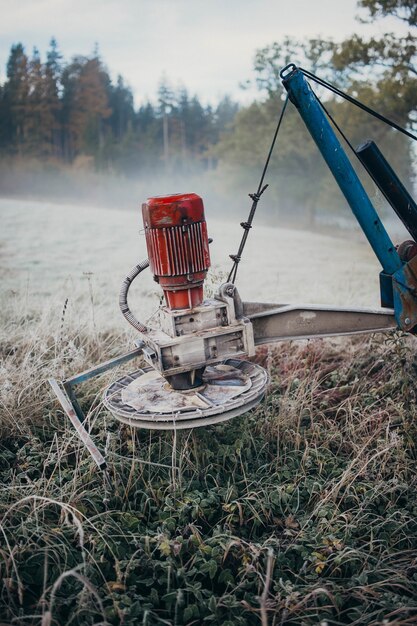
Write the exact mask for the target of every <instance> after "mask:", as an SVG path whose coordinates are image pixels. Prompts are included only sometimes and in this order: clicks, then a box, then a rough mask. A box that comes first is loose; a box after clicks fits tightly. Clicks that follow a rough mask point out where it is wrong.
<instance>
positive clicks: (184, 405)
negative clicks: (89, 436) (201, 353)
mask: <svg viewBox="0 0 417 626" xmlns="http://www.w3.org/2000/svg"><path fill="white" fill-rule="evenodd" d="M203 378H204V377H203ZM267 383H268V374H267V373H266V371H265V370H264V369H263V367H261V366H260V365H257V364H255V363H250V362H249V361H240V360H237V359H227V360H226V361H224V362H223V363H220V364H218V365H216V366H213V367H211V368H207V369H206V376H205V380H204V384H203V385H202V386H201V387H198V388H196V389H190V390H188V391H176V390H174V389H172V388H171V387H170V386H169V385H168V383H167V382H166V380H165V379H164V378H163V377H162V376H161V375H160V374H159V373H158V372H156V371H155V370H154V369H152V368H151V367H147V368H144V369H139V370H137V371H136V372H133V373H132V374H128V375H126V376H123V377H122V378H119V379H118V380H116V381H115V382H114V383H112V384H111V385H110V386H109V387H108V388H107V389H106V391H105V392H104V395H103V402H104V404H105V406H106V407H107V408H108V409H109V411H110V412H111V413H112V414H113V415H114V417H115V418H116V419H118V420H119V421H120V422H124V423H125V424H130V425H131V426H136V427H138V428H148V429H153V430H179V429H184V428H197V427H199V426H208V425H210V424H216V423H218V422H224V421H226V420H228V419H231V418H232V417H236V416H237V415H241V414H242V413H246V411H249V410H250V409H253V408H254V407H255V406H256V405H257V404H258V403H259V402H260V401H261V400H262V398H263V396H264V394H265V391H266V386H267Z"/></svg>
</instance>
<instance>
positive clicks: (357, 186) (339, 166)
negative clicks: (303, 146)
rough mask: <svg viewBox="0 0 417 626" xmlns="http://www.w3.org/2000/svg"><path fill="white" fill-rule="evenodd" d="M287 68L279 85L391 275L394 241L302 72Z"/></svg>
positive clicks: (397, 261)
mask: <svg viewBox="0 0 417 626" xmlns="http://www.w3.org/2000/svg"><path fill="white" fill-rule="evenodd" d="M290 67H291V69H290V70H289V72H288V73H284V74H283V85H284V87H285V89H286V90H287V91H288V94H289V97H290V100H291V101H292V102H293V104H295V106H296V107H297V108H298V112H299V113H300V115H301V117H302V119H303V121H304V123H305V125H306V126H307V129H308V131H309V133H310V134H311V136H312V137H313V139H314V141H315V142H316V144H317V147H318V149H319V150H320V152H321V154H322V155H323V158H324V160H325V161H326V163H327V165H328V166H329V168H330V170H331V172H332V174H333V176H334V177H335V179H336V182H337V184H338V185H339V187H340V189H341V191H342V192H343V194H344V196H345V198H346V200H347V201H348V203H349V206H350V208H351V209H352V211H353V213H354V215H355V217H356V219H357V220H358V222H359V224H360V226H361V228H362V230H363V232H364V233H365V235H366V237H367V239H368V241H369V243H370V244H371V246H372V249H373V251H374V252H375V254H376V256H377V257H378V259H379V261H380V263H381V265H382V267H383V269H384V272H385V273H386V274H394V273H395V272H396V271H397V270H399V269H400V268H401V267H402V266H403V262H402V261H401V259H400V257H399V256H398V253H397V251H396V249H395V247H394V244H393V243H392V241H391V239H390V237H389V235H388V233H387V231H386V230H385V228H384V226H383V224H382V222H381V220H380V219H379V217H378V214H377V212H376V210H375V208H374V206H373V205H372V203H371V201H370V199H369V197H368V195H367V193H366V191H365V189H364V188H363V185H362V183H361V181H360V180H359V178H358V176H357V174H356V172H355V170H354V169H353V167H352V164H351V162H350V161H349V159H348V157H347V156H346V153H345V151H344V150H343V148H342V146H341V144H340V142H339V140H338V139H337V137H336V135H335V133H334V131H333V129H332V127H331V125H330V123H329V122H328V120H327V118H326V116H325V115H324V113H323V110H322V108H321V106H320V104H319V102H318V100H317V98H316V97H315V95H314V93H313V91H312V90H311V88H310V85H309V84H308V82H307V80H306V79H305V77H304V75H303V73H302V72H301V71H300V70H299V69H297V68H296V67H295V65H291V66H290ZM284 72H285V70H284Z"/></svg>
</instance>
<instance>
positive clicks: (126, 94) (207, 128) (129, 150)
mask: <svg viewBox="0 0 417 626" xmlns="http://www.w3.org/2000/svg"><path fill="white" fill-rule="evenodd" d="M359 7H360V8H361V9H362V11H363V10H365V11H366V16H367V19H368V20H369V21H379V22H381V25H382V26H383V25H384V18H386V17H387V16H388V17H390V18H391V19H392V18H394V19H396V20H397V22H398V23H400V24H402V26H403V31H402V35H401V36H399V35H398V34H393V33H387V34H385V35H384V36H383V37H373V38H372V37H371V38H368V39H365V38H362V37H360V36H358V35H353V36H352V37H350V38H348V39H347V40H345V41H341V42H335V41H331V40H324V39H321V38H314V39H310V40H304V41H296V40H294V39H291V38H285V39H284V40H281V41H277V42H273V43H271V44H269V45H267V46H265V47H264V48H263V49H260V50H257V51H256V54H255V57H254V71H253V76H252V78H251V80H252V82H256V85H257V87H258V90H259V97H258V98H257V99H256V100H255V101H254V102H253V103H252V104H250V105H249V106H239V105H238V103H237V102H234V101H233V100H232V99H231V98H230V97H228V96H225V97H223V99H222V100H221V101H219V102H217V103H215V104H211V105H205V106H204V105H203V104H202V103H201V101H200V99H199V97H198V95H190V93H189V92H188V90H187V88H186V87H179V88H173V87H172V86H171V85H170V81H169V79H168V78H167V77H163V78H162V79H161V81H160V85H159V89H158V93H157V94H155V97H154V99H153V101H148V102H142V103H141V104H140V106H138V107H135V103H134V97H133V93H132V91H131V89H130V88H129V86H128V85H127V83H126V81H125V80H124V78H123V77H122V76H121V75H119V76H118V77H117V79H116V81H115V82H114V81H112V80H111V77H110V75H109V72H108V70H107V69H106V65H105V62H104V60H103V59H102V58H101V57H100V54H99V51H98V48H97V46H96V48H95V50H94V52H93V53H92V54H91V55H90V56H75V57H73V58H72V59H71V60H70V61H66V60H65V59H64V58H63V55H62V54H61V52H60V49H59V45H58V43H57V41H56V40H55V39H52V40H51V42H50V46H49V49H48V51H47V53H46V58H45V59H42V58H41V56H40V54H39V52H38V50H36V49H34V50H33V52H32V54H31V55H29V54H28V53H27V52H26V50H25V47H24V45H23V44H22V43H16V44H15V45H13V46H12V48H11V51H10V55H9V59H8V62H7V73H6V76H7V77H6V80H5V81H4V84H2V85H0V182H1V186H2V188H3V193H6V194H9V195H15V194H16V193H19V189H20V185H21V183H22V175H23V180H24V179H25V175H27V172H28V171H29V172H31V174H32V177H31V178H29V188H30V185H31V184H32V187H33V189H32V191H33V193H34V194H35V195H36V194H37V195H39V193H41V194H42V192H43V193H47V191H46V189H45V188H42V185H40V187H39V184H38V186H37V185H36V184H35V183H36V180H35V182H34V177H33V171H34V170H35V171H36V175H37V176H38V178H39V177H41V176H42V174H43V173H45V172H46V173H49V175H51V173H52V175H53V176H55V177H56V176H58V180H60V177H61V178H62V181H63V176H64V174H63V172H64V173H65V175H66V176H67V177H68V171H70V172H71V171H73V170H75V171H76V173H77V175H79V174H80V172H81V171H84V172H85V171H88V172H92V173H94V174H97V175H100V173H101V174H103V173H104V175H105V176H108V175H109V174H112V175H114V176H116V177H117V176H123V177H124V178H129V179H131V180H136V181H137V180H141V179H142V180H143V179H144V178H148V177H149V176H150V175H151V176H154V175H155V172H158V173H159V174H160V175H161V176H163V175H165V176H167V175H169V176H171V177H176V179H177V180H178V179H179V180H182V179H183V178H184V177H185V176H191V175H199V176H203V177H207V175H208V176H211V178H210V183H211V185H212V186H213V187H214V188H215V189H216V190H217V191H218V192H219V193H220V194H221V193H224V194H226V195H227V193H229V194H230V192H232V191H234V190H236V189H241V188H242V185H247V184H248V182H247V181H253V183H251V184H253V185H255V182H256V180H257V176H258V175H259V172H260V171H261V169H262V166H263V163H264V160H265V156H266V154H267V152H268V148H269V145H270V141H271V138H272V135H273V132H274V129H275V126H276V122H277V119H278V115H279V113H280V109H281V106H282V99H283V88H282V85H281V80H280V78H279V71H280V69H281V68H282V67H283V66H284V65H285V64H286V63H288V62H289V61H294V62H296V63H297V64H299V65H302V66H303V67H306V68H307V69H309V70H310V71H312V72H313V73H316V74H318V75H319V76H320V77H322V78H324V79H326V80H328V81H329V82H331V83H333V84H335V85H337V86H338V87H339V88H341V89H343V90H344V91H346V92H348V93H350V94H352V95H354V96H355V97H356V98H358V99H359V100H361V101H362V102H364V103H365V104H367V105H369V106H371V107H373V108H374V109H376V110H377V111H378V112H379V113H381V114H383V115H385V116H386V117H388V118H389V119H391V120H392V121H394V122H396V123H397V124H400V125H401V126H404V127H407V128H409V129H413V128H416V125H417V115H416V101H417V53H416V49H417V47H416V38H415V34H416V14H415V7H414V3H413V2H409V0H402V1H401V2H395V3H392V2H382V1H380V0H361V2H360V3H359ZM363 19H365V18H363ZM404 26H405V30H404ZM243 87H244V86H243ZM243 87H242V88H243ZM317 93H318V95H319V97H321V98H322V99H324V100H325V102H326V107H327V108H328V110H329V111H330V113H331V114H332V115H333V117H334V118H335V119H336V120H337V123H338V124H339V125H340V126H341V128H343V130H344V132H345V134H346V135H347V137H348V138H349V140H350V142H351V143H352V144H353V145H354V146H357V145H359V144H360V143H363V142H364V141H365V140H367V139H373V140H374V141H375V142H376V143H377V144H378V145H379V147H380V149H381V150H382V151H383V152H384V154H385V156H386V157H387V158H388V160H389V161H390V162H391V163H392V165H393V167H394V168H395V169H396V171H397V172H398V174H399V175H400V177H401V178H402V180H403V182H404V183H405V184H406V186H408V188H409V189H410V190H411V189H412V188H413V181H414V176H415V163H414V160H415V152H413V149H412V145H411V141H409V140H408V139H407V138H405V137H404V136H402V135H400V134H399V133H398V132H397V131H395V130H393V129H392V128H390V127H389V126H387V125H384V124H383V123H382V122H380V121H378V120H375V119H374V118H372V117H369V115H367V114H366V113H364V112H362V111H360V110H358V109H356V108H355V107H354V106H352V105H351V104H349V103H347V102H346V101H344V100H341V99H340V98H337V97H335V96H333V95H331V94H329V92H326V91H324V90H323V89H322V88H319V89H318V91H317ZM137 98H138V99H139V100H140V94H137ZM16 171H17V172H18V173H19V176H16V175H15V173H16ZM300 173H302V176H301V174H300ZM270 178H271V180H272V181H273V182H274V184H273V185H272V186H271V189H270V191H269V194H270V197H271V199H272V200H273V201H274V202H275V204H277V205H278V207H279V212H280V213H281V214H294V208H295V214H296V215H297V218H305V219H307V220H309V221H310V222H312V221H314V217H315V215H316V213H317V211H323V210H324V211H326V210H332V209H333V208H334V207H335V206H337V203H338V202H339V200H338V196H337V194H336V196H337V197H336V199H335V197H334V196H335V187H334V184H333V183H332V181H331V179H330V177H329V174H328V173H327V171H326V168H325V166H324V164H323V163H322V162H321V159H317V151H316V148H315V147H314V145H313V143H312V141H311V139H310V137H309V136H308V133H307V132H306V130H305V129H304V127H303V125H302V123H301V121H300V119H299V116H298V114H297V113H296V111H295V110H294V107H291V108H289V112H288V113H287V115H286V119H285V122H284V124H283V128H282V132H281V134H280V138H279V142H278V145H277V148H276V151H275V154H274V157H273V160H272V162H271V167H270ZM35 179H36V176H35ZM64 188H65V185H64V181H63V182H62V189H64ZM283 190H285V193H283ZM249 191H251V190H250V189H246V188H244V192H245V193H246V192H249ZM382 204H383V203H382ZM382 208H383V207H382Z"/></svg>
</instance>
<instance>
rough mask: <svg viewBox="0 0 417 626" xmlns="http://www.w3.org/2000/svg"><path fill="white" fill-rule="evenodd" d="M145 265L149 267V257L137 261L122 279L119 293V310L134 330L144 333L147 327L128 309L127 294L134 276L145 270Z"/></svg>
mask: <svg viewBox="0 0 417 626" xmlns="http://www.w3.org/2000/svg"><path fill="white" fill-rule="evenodd" d="M147 267H149V259H145V260H144V261H141V262H140V263H138V265H136V266H135V267H134V268H133V269H132V270H131V272H129V274H128V275H127V276H126V278H125V279H124V281H123V283H122V286H121V288H120V293H119V307H120V310H121V312H122V313H123V315H124V317H125V318H126V320H127V321H128V322H129V324H131V325H132V326H133V328H136V330H138V331H139V332H140V333H146V332H148V329H147V327H146V326H145V324H142V322H139V320H137V319H136V317H135V316H134V315H133V313H132V311H131V310H130V309H129V305H128V303H127V294H128V293H129V289H130V285H131V284H132V283H133V281H134V280H135V278H137V277H138V276H139V274H140V273H141V272H143V270H146V268H147Z"/></svg>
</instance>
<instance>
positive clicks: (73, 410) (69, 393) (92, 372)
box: [48, 342, 144, 470]
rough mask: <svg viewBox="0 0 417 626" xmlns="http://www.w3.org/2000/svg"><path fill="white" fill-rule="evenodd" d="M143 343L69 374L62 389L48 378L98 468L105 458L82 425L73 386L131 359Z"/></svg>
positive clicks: (79, 407)
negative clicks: (79, 371) (81, 370)
mask: <svg viewBox="0 0 417 626" xmlns="http://www.w3.org/2000/svg"><path fill="white" fill-rule="evenodd" d="M143 345H144V344H143V342H137V343H136V346H137V347H136V348H135V350H132V351H131V352H128V353H127V354H122V355H121V356H118V357H115V358H114V359H110V360H108V361H105V362H104V363H100V365H96V366H95V367H91V368H90V369H88V370H85V371H84V372H81V374H76V375H75V376H71V378H67V379H66V380H63V381H62V383H61V384H62V386H63V388H64V389H62V388H61V386H60V384H59V382H58V381H57V380H55V378H49V379H48V382H49V384H50V385H51V387H52V390H53V392H54V393H55V395H56V397H57V399H58V401H59V403H60V405H61V406H62V408H63V410H64V412H65V414H66V415H67V417H68V418H69V419H70V421H71V423H72V425H73V426H74V428H75V430H76V431H77V434H78V436H79V437H80V439H81V441H82V442H83V444H84V445H85V447H86V448H87V450H88V451H89V453H90V454H91V456H92V457H93V459H94V461H95V462H96V463H97V465H98V467H99V469H102V470H105V469H106V460H105V458H104V456H103V455H102V453H101V452H100V450H99V449H98V448H97V446H96V445H95V443H94V442H93V440H92V438H91V436H90V434H89V432H88V431H87V429H86V428H85V426H84V421H85V415H84V412H83V410H82V408H81V406H80V403H79V402H78V399H77V396H76V394H75V391H74V386H75V385H79V384H80V383H83V382H85V381H86V380H89V379H90V378H94V377H96V376H100V374H104V372H107V371H108V370H110V369H112V368H113V367H117V366H118V365H122V364H123V363H127V362H128V361H131V360H132V359H134V358H136V357H138V356H140V355H141V354H142V351H143V349H142V348H143Z"/></svg>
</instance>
